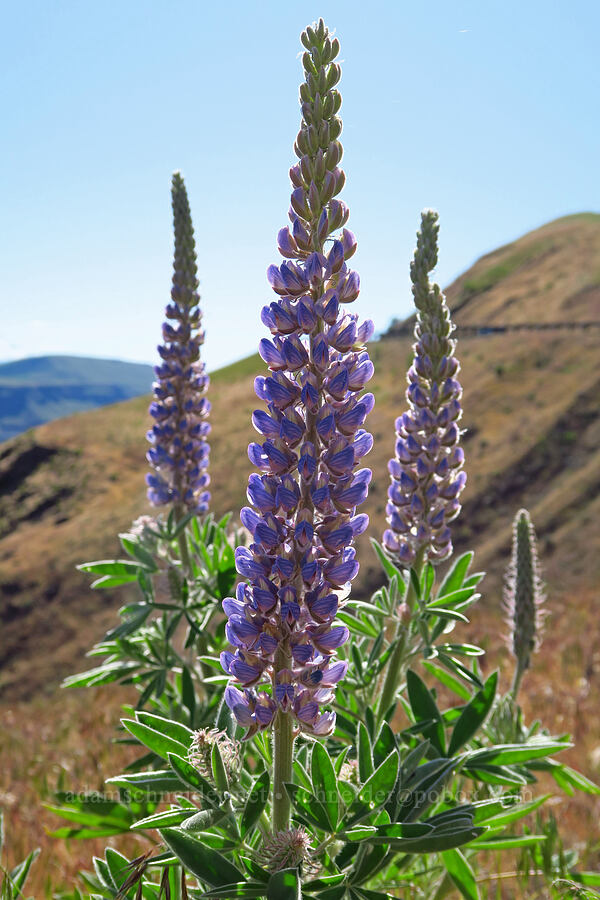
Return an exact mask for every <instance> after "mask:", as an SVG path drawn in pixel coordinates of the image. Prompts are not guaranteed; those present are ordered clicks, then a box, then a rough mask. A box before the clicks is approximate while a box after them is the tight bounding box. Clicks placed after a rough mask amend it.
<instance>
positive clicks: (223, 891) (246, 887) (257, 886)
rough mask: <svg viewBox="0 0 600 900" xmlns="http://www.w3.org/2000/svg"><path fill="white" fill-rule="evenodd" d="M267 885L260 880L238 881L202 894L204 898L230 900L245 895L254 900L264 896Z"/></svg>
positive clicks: (207, 899) (248, 899) (203, 899)
mask: <svg viewBox="0 0 600 900" xmlns="http://www.w3.org/2000/svg"><path fill="white" fill-rule="evenodd" d="M264 895H265V886H264V884H261V883H260V882H253V881H248V882H246V881H238V882H237V884H224V885H223V887H219V888H215V889H214V890H212V891H205V893H204V894H200V897H201V898H202V900H229V898H230V897H243V898H246V900H252V898H255V897H260V898H262V897H264Z"/></svg>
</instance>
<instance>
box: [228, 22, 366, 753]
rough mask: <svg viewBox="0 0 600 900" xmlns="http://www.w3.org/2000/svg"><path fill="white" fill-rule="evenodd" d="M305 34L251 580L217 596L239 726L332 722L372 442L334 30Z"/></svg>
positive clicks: (265, 348) (273, 275) (246, 562)
mask: <svg viewBox="0 0 600 900" xmlns="http://www.w3.org/2000/svg"><path fill="white" fill-rule="evenodd" d="M302 42H303V44H304V46H305V47H306V53H305V54H304V57H303V64H304V69H305V73H306V81H305V82H304V84H302V86H301V88H300V99H301V106H302V117H303V118H302V124H301V127H300V132H299V134H298V137H297V140H296V145H295V151H296V155H297V156H298V159H299V161H298V162H297V163H296V165H294V166H293V167H292V168H291V170H290V177H291V181H292V185H293V192H292V198H291V208H290V212H289V217H290V221H291V226H288V227H287V228H283V229H281V231H280V232H279V236H278V244H279V251H280V253H281V255H282V256H284V257H285V262H283V263H282V264H281V265H280V266H276V265H272V266H270V267H269V269H268V273H267V275H268V279H269V282H270V284H271V287H272V288H273V291H274V292H275V294H276V295H277V299H276V300H275V301H274V302H272V303H271V304H270V305H269V306H266V307H265V308H264V309H263V311H262V321H263V322H264V324H265V325H266V326H267V328H268V329H269V330H270V332H271V338H270V339H267V338H264V339H263V340H262V341H261V342H260V346H259V350H260V354H261V356H262V358H263V360H264V361H265V362H266V364H267V365H268V366H269V370H270V371H269V374H268V375H267V376H266V377H262V376H261V377H259V378H257V379H256V382H255V389H256V393H257V395H258V397H259V399H261V400H264V401H265V402H266V404H267V411H265V410H256V411H255V412H254V415H253V418H252V421H253V424H254V427H255V428H256V430H257V431H258V433H259V434H260V435H261V440H260V441H259V442H256V443H252V444H250V447H249V449H248V455H249V457H250V460H251V462H252V464H253V465H254V466H255V467H256V468H257V469H258V470H259V472H258V473H254V474H252V475H250V478H249V480H248V500H249V502H250V504H251V506H250V507H245V508H244V509H242V511H241V519H242V522H243V523H244V525H245V526H246V528H248V530H249V531H250V532H251V533H252V536H253V543H252V544H251V545H250V547H249V548H245V547H240V548H238V550H237V551H236V562H237V570H238V572H239V573H240V575H242V576H243V577H244V578H247V579H248V580H249V584H245V583H242V584H240V585H239V586H238V589H237V598H236V600H233V599H232V598H229V599H228V600H226V601H225V602H224V604H223V608H224V610H225V612H226V613H227V615H228V616H229V622H228V625H227V635H228V638H229V640H230V643H231V644H232V646H233V648H234V649H233V652H231V651H226V652H225V653H223V654H222V657H221V660H222V664H223V668H224V669H225V671H226V672H227V673H228V674H230V675H231V676H232V677H233V678H234V679H235V681H237V682H238V684H239V688H238V687H236V686H234V684H233V683H232V684H231V685H230V687H229V688H228V690H227V692H226V695H225V699H226V702H227V704H228V705H229V707H230V708H231V709H232V710H233V713H234V715H235V717H236V719H237V721H238V722H239V723H240V724H241V725H243V726H244V727H247V728H248V732H247V734H246V737H249V736H250V735H251V734H253V733H255V732H256V731H257V730H259V729H261V728H265V727H267V726H268V725H270V724H271V723H272V722H273V719H274V716H275V714H276V712H277V711H278V710H281V711H282V712H286V713H287V712H289V713H291V714H292V715H293V717H294V719H295V722H296V727H297V729H300V730H303V731H307V732H310V733H312V734H318V735H323V734H328V733H330V732H331V730H332V729H333V727H334V725H335V714H334V713H331V712H321V711H320V708H321V706H322V704H324V703H329V702H331V700H332V698H333V689H334V688H335V685H336V684H337V682H338V681H339V680H340V679H341V678H342V677H343V676H344V674H345V672H346V664H345V663H336V662H335V653H336V650H337V649H338V648H339V647H340V646H341V645H342V644H344V642H345V641H346V640H347V639H348V629H347V628H346V626H345V625H340V624H336V623H335V616H336V613H337V610H338V607H339V605H340V599H339V596H338V594H339V592H340V591H342V590H344V589H345V588H346V587H347V585H348V583H349V582H350V581H352V579H353V578H355V577H356V574H357V572H358V563H357V562H356V560H355V554H354V549H353V547H352V544H353V542H354V538H355V536H356V535H358V534H361V533H362V532H363V531H364V529H365V528H366V525H367V522H368V518H367V516H364V515H358V516H357V515H356V507H357V506H358V505H359V504H360V503H362V502H363V501H364V500H365V498H366V496H367V492H368V485H369V481H370V478H371V472H370V471H369V470H368V469H359V468H358V466H359V464H360V461H361V460H362V457H363V456H364V455H365V454H366V453H368V452H369V450H370V449H371V445H372V438H371V435H370V434H368V433H367V432H366V431H365V430H364V429H363V427H362V426H363V425H364V422H365V418H366V416H367V414H368V413H369V412H370V410H371V409H372V408H373V404H374V398H373V395H372V394H364V395H363V394H361V392H362V390H363V387H364V385H365V384H366V382H367V381H368V380H369V378H370V377H371V375H372V373H373V365H372V363H371V362H370V360H369V357H368V353H367V352H366V349H365V342H366V341H367V340H368V339H369V338H370V337H371V335H372V333H373V324H372V322H365V323H363V324H361V325H360V326H359V325H358V322H357V316H356V315H352V314H350V313H347V312H346V310H345V306H344V304H347V303H350V302H352V301H353V300H354V299H355V298H356V297H357V295H358V290H359V278H358V275H357V274H356V273H355V272H352V271H351V270H350V269H349V268H348V265H347V260H348V259H349V258H350V257H351V256H352V255H353V253H354V251H355V250H356V240H355V238H354V235H353V234H352V233H351V232H350V231H348V230H347V229H346V228H345V227H344V226H345V224H346V221H347V219H348V210H347V208H346V206H345V205H344V203H342V202H341V201H340V200H337V199H336V195H337V194H338V193H339V192H340V191H341V189H342V187H343V184H344V175H343V173H342V171H341V170H340V169H339V168H338V163H339V161H340V159H341V156H342V147H341V144H340V142H339V140H338V137H339V135H340V132H341V127H342V126H341V122H340V120H339V118H338V117H337V115H336V113H337V111H338V110H339V108H340V104H341V98H340V95H339V93H338V92H337V90H335V88H334V86H335V85H336V84H337V82H338V81H339V78H340V67H339V66H338V65H337V64H336V63H335V62H334V59H335V57H336V56H337V54H338V52H339V43H338V41H337V40H336V39H333V40H331V39H330V37H329V36H328V32H327V29H326V28H325V26H324V24H323V23H322V22H320V23H319V25H318V26H316V27H315V28H314V29H310V28H309V29H307V31H306V32H305V33H304V34H303V35H302ZM340 229H342V231H341V233H340ZM242 690H243V693H242Z"/></svg>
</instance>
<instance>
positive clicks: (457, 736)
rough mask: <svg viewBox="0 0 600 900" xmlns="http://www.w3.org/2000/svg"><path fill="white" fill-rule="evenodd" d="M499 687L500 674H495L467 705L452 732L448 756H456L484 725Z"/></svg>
mask: <svg viewBox="0 0 600 900" xmlns="http://www.w3.org/2000/svg"><path fill="white" fill-rule="evenodd" d="M497 686H498V673H497V672H493V673H492V675H490V677H489V678H488V679H487V681H486V682H485V684H484V686H483V688H482V689H481V690H480V691H478V692H477V693H476V694H475V696H474V697H473V698H472V700H471V701H470V702H469V703H467V705H466V706H465V708H464V709H463V711H462V712H461V714H460V717H459V719H458V721H457V723H456V725H455V726H454V730H453V731H452V737H451V738H450V744H449V746H448V756H454V754H455V753H456V752H457V750H459V749H460V748H461V747H462V746H463V745H464V744H466V743H467V741H469V740H470V739H471V738H472V737H473V735H474V734H476V733H477V731H478V730H479V728H480V727H481V726H482V725H483V723H484V722H485V720H486V718H487V715H488V713H489V711H490V709H491V708H492V704H493V702H494V697H495V696H496V688H497Z"/></svg>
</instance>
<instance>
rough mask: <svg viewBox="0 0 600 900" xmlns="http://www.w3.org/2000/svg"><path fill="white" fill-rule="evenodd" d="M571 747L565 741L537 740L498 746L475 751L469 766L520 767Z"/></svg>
mask: <svg viewBox="0 0 600 900" xmlns="http://www.w3.org/2000/svg"><path fill="white" fill-rule="evenodd" d="M572 746H573V745H572V744H571V743H567V742H566V741H552V740H545V739H539V740H535V741H530V742H529V743H528V744H498V745H497V746H495V747H490V748H485V749H483V750H476V751H475V752H474V753H472V754H470V755H469V757H468V764H469V766H474V765H479V764H480V763H485V764H486V765H496V766H506V765H515V764H517V765H520V764H522V763H525V762H528V761H529V760H530V759H538V758H539V757H544V756H550V754H551V753H558V752H559V751H561V750H568V749H569V748H570V747H572Z"/></svg>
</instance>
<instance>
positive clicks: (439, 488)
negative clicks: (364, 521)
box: [383, 210, 467, 566]
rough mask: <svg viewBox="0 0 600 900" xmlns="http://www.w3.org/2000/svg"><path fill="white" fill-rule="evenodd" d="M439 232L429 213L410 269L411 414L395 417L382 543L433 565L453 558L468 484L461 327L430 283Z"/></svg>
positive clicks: (397, 555)
mask: <svg viewBox="0 0 600 900" xmlns="http://www.w3.org/2000/svg"><path fill="white" fill-rule="evenodd" d="M438 230H439V225H438V214H437V213H436V212H433V211H432V210H425V211H424V212H423V213H422V215H421V230H420V231H419V233H418V235H417V249H416V250H415V255H414V260H413V262H412V263H411V267H410V275H411V281H412V292H413V296H414V300H415V306H416V307H417V319H416V324H415V344H414V345H413V350H414V359H413V364H412V365H411V367H410V369H409V370H408V376H407V377H408V389H407V391H406V399H407V401H408V405H409V409H408V411H407V412H405V413H403V415H401V416H399V418H398V419H396V455H395V457H394V459H391V460H390V463H389V471H390V475H391V479H392V483H391V485H390V487H389V490H388V503H387V506H386V512H387V521H388V524H389V528H388V529H386V531H385V532H384V535H383V544H384V546H385V548H386V550H387V551H388V553H389V554H390V555H391V556H392V557H393V558H394V559H395V560H396V561H397V562H399V563H401V564H403V565H406V566H410V565H412V563H413V562H414V561H415V558H416V556H417V553H419V552H421V553H425V554H426V558H427V559H429V560H430V561H431V562H433V563H437V562H440V561H441V560H444V559H446V558H447V557H448V556H449V555H450V554H451V552H452V538H451V532H450V528H449V523H450V522H451V521H452V520H453V519H454V518H456V516H457V515H458V513H459V511H460V503H459V499H458V498H459V495H460V493H461V491H462V490H463V488H464V486H465V482H466V480H467V476H466V474H465V472H463V471H462V467H463V463H464V453H463V450H462V448H461V447H460V446H459V439H460V434H461V432H460V429H459V427H458V422H459V420H460V417H461V415H462V408H461V403H460V400H461V395H462V388H461V386H460V383H459V382H458V380H457V378H456V375H457V373H458V371H459V368H460V366H459V363H458V360H457V359H456V357H455V356H454V351H455V347H456V341H455V340H454V339H453V338H452V337H451V335H452V332H453V330H454V326H453V324H452V322H451V320H450V311H449V309H448V307H447V305H446V300H445V297H444V295H443V293H442V292H441V290H440V288H439V287H438V285H437V284H432V283H431V282H430V281H429V272H430V271H431V270H432V269H433V268H434V267H435V265H436V263H437V234H438Z"/></svg>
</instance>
